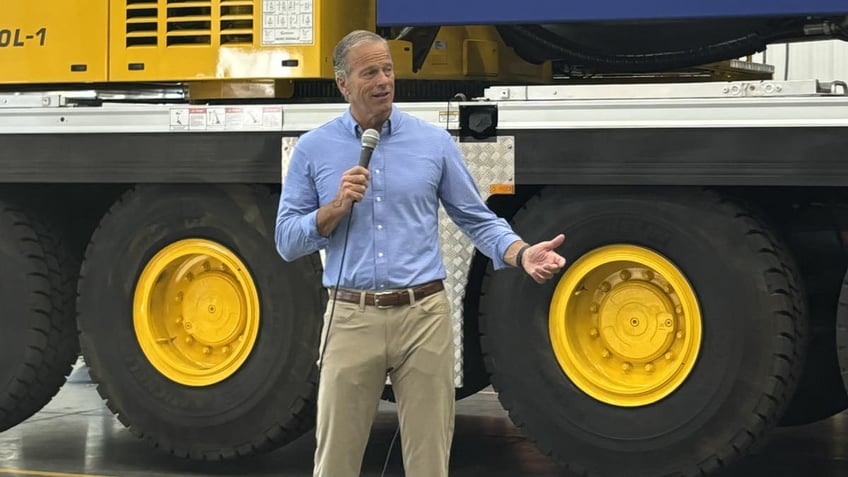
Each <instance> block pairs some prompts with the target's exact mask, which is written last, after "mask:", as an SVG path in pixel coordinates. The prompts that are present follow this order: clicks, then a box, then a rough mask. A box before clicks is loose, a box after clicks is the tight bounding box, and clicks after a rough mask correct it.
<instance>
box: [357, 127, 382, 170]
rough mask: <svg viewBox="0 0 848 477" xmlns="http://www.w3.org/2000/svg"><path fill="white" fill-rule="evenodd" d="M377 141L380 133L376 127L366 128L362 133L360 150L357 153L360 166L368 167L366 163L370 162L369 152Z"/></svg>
mask: <svg viewBox="0 0 848 477" xmlns="http://www.w3.org/2000/svg"><path fill="white" fill-rule="evenodd" d="M378 142H380V133H378V132H377V130H376V129H366V130H365V132H364V133H362V152H360V153H359V165H360V166H362V167H364V168H366V169H368V164H370V163H371V154H372V153H373V152H374V148H375V147H377V143H378Z"/></svg>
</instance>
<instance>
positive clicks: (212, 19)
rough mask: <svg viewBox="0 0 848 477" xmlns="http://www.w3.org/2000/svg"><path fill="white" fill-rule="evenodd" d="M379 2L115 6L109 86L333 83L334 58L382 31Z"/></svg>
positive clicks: (146, 1) (253, 0)
mask: <svg viewBox="0 0 848 477" xmlns="http://www.w3.org/2000/svg"><path fill="white" fill-rule="evenodd" d="M374 2H375V0H285V1H282V0H266V1H263V0H195V1H188V2H179V3H175V2H168V1H167V0H110V5H111V13H110V24H111V28H110V32H111V33H110V52H111V60H110V79H111V80H113V81H200V80H212V79H264V78H292V79H293V78H332V77H333V67H332V66H333V65H332V51H333V48H334V47H335V45H336V43H337V42H338V41H339V40H340V39H341V38H342V37H343V36H344V35H345V34H347V33H348V32H350V31H351V30H355V29H367V30H372V31H373V30H374V29H375V21H376V13H375V3H374Z"/></svg>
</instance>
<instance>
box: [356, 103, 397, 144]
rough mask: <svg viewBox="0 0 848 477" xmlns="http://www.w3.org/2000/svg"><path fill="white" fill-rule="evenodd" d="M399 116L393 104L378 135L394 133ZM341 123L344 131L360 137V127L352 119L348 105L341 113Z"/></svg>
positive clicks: (384, 135)
mask: <svg viewBox="0 0 848 477" xmlns="http://www.w3.org/2000/svg"><path fill="white" fill-rule="evenodd" d="M400 118H401V114H400V110H398V108H397V106H395V105H394V104H393V105H392V112H391V114H389V119H388V120H387V121H386V122H385V123H383V130H382V131H380V137H386V136H391V135H392V134H393V133H396V132H397V131H398V129H400V123H401V119H400ZM342 124H343V125H344V128H345V131H350V132H352V133H353V135H354V136H355V137H356V138H357V139H359V138H361V137H362V128H361V127H360V126H359V124H358V123H357V122H356V120H355V119H353V115H352V114H350V107H348V108H347V109H346V110H345V112H344V114H343V115H342Z"/></svg>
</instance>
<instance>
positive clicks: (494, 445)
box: [0, 368, 848, 477]
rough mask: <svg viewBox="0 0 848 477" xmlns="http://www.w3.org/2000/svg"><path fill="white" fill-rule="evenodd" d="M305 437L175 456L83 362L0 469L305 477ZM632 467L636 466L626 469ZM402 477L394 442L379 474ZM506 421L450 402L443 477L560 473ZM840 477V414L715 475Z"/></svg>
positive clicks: (781, 434)
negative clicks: (209, 455)
mask: <svg viewBox="0 0 848 477" xmlns="http://www.w3.org/2000/svg"><path fill="white" fill-rule="evenodd" d="M396 426H397V419H396V417H395V407H394V405H393V404H390V403H383V404H381V408H380V413H379V415H378V417H377V422H376V423H375V425H374V429H373V433H372V436H371V440H370V441H369V444H368V448H367V450H366V454H365V459H364V464H363V473H362V475H363V476H365V477H378V476H380V473H381V471H382V468H383V464H384V460H385V458H386V452H387V450H388V448H389V444H390V442H391V440H392V437H393V435H394V433H395V428H396ZM313 450H314V434H312V433H308V434H306V435H304V436H303V437H301V438H300V439H299V440H297V441H295V442H294V443H292V444H290V445H288V446H286V447H284V448H282V449H280V450H277V451H275V452H273V453H270V454H267V455H264V456H259V457H257V458H255V459H252V460H250V461H248V462H247V463H226V464H221V463H215V464H202V463H197V462H189V461H184V460H178V459H174V458H172V457H169V456H167V455H164V454H163V453H161V452H159V451H155V450H153V449H150V448H149V447H148V446H147V444H145V443H143V442H141V441H140V440H138V439H136V438H135V437H134V436H132V435H130V433H129V432H128V431H127V430H126V429H124V428H123V426H121V424H120V423H119V422H118V421H117V420H116V419H115V418H114V417H113V416H112V414H111V413H110V412H109V411H108V410H107V409H106V407H105V406H104V405H103V404H102V402H101V400H100V398H99V396H98V395H97V392H96V391H95V389H94V385H93V384H91V382H90V381H89V379H88V375H87V373H86V372H85V369H84V368H81V369H78V370H77V371H75V372H74V373H73V374H72V375H71V378H70V380H69V382H68V384H67V385H66V386H65V387H64V388H63V389H62V391H61V392H60V393H59V394H58V395H57V397H56V398H55V399H54V400H53V401H52V402H51V403H50V404H49V405H48V406H47V407H45V408H44V409H43V410H42V411H41V412H39V413H38V414H36V415H35V416H33V417H32V418H30V419H29V420H28V421H26V422H24V423H22V424H20V425H18V426H17V427H15V428H13V429H10V430H8V431H6V432H4V433H2V434H0V476H2V477H5V476H19V477H35V476H40V477H78V476H79V477H81V476H85V477H142V476H143V477H164V476H252V477H260V476H261V477H264V476H275V477H276V476H286V477H306V476H309V475H311V468H312V467H311V465H312V452H313ZM635 474H638V471H635V473H634V475H635ZM401 475H403V471H402V463H401V457H400V447H399V445H397V443H396V444H395V446H394V448H393V450H392V453H391V456H390V460H389V466H388V470H387V472H386V476H401ZM561 475H563V474H561V473H560V472H559V471H558V469H557V466H556V465H555V464H553V463H552V462H551V460H550V459H549V458H548V457H546V456H544V455H542V454H541V453H540V452H539V451H538V450H537V449H536V448H535V447H534V445H533V444H532V443H531V442H529V441H528V440H527V439H526V438H525V437H524V436H523V435H522V434H521V432H519V431H518V430H517V429H516V428H515V427H514V426H513V425H512V423H511V422H510V421H509V418H508V417H507V415H506V412H505V411H504V410H503V408H501V406H500V403H499V402H498V400H497V396H495V394H494V393H492V392H491V391H488V390H485V391H482V392H481V393H479V394H477V395H475V396H472V397H469V398H467V399H464V400H462V401H460V402H459V403H457V418H456V435H455V439H454V447H453V450H452V458H451V476H452V477H472V476H475V477H477V476H486V477H506V476H509V477H543V476H544V477H559V476H561ZM743 476H744V477H765V476H768V477H800V476H805V477H806V476H811V477H812V476H815V477H839V476H848V412H845V413H842V414H840V415H837V416H834V417H832V418H830V419H827V420H824V421H821V422H818V423H815V424H811V425H807V426H801V427H794V428H781V429H778V430H777V432H776V435H775V436H774V437H773V438H772V440H771V441H770V443H769V444H768V445H767V446H766V447H765V448H764V449H762V450H761V451H760V452H759V453H758V454H756V455H753V456H750V457H749V458H747V459H746V460H745V461H743V462H742V463H741V464H739V465H737V466H735V467H734V468H733V471H732V472H728V473H726V474H725V475H724V476H722V477H743Z"/></svg>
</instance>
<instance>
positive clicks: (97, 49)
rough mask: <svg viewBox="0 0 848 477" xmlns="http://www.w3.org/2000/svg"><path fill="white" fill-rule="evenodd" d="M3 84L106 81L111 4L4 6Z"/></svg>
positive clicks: (73, 1) (89, 0)
mask: <svg viewBox="0 0 848 477" xmlns="http://www.w3.org/2000/svg"><path fill="white" fill-rule="evenodd" d="M2 8H3V15H2V21H0V65H2V66H0V84H2V83H58V82H71V83H72V82H86V81H105V80H106V70H107V68H106V61H107V57H108V51H107V48H108V44H107V32H108V23H107V21H108V20H107V17H108V3H107V1H106V0H99V1H93V0H47V1H40V2H33V1H32V0H4V1H3V7H2Z"/></svg>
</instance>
